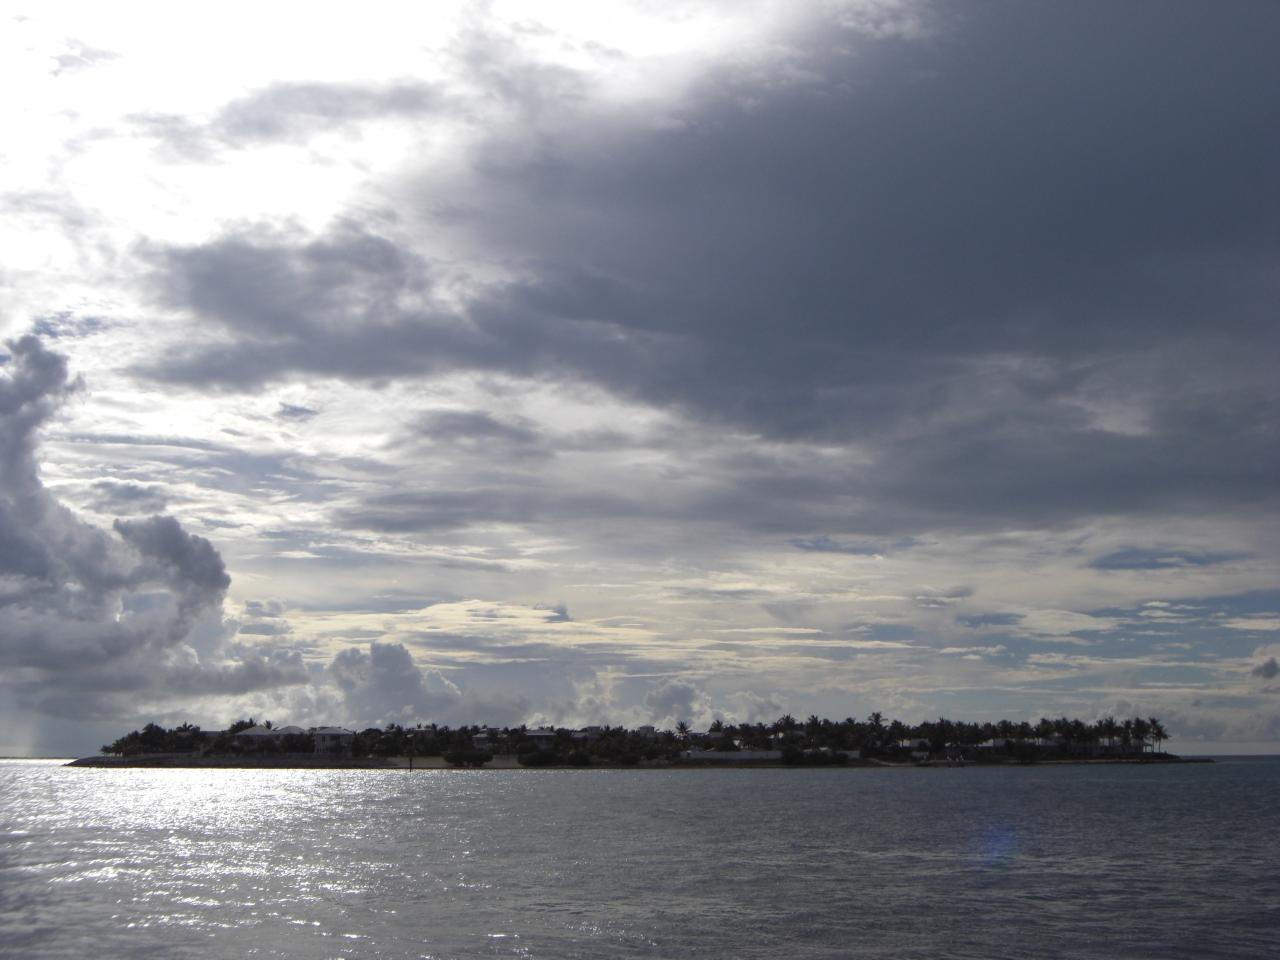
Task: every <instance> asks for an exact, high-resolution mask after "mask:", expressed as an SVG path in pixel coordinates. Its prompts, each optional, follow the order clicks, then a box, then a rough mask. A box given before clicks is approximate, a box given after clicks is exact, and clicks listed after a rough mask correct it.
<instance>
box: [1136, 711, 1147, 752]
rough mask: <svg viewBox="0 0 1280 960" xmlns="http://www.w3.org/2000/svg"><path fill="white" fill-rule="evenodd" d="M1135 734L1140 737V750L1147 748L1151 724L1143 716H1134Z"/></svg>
mask: <svg viewBox="0 0 1280 960" xmlns="http://www.w3.org/2000/svg"><path fill="white" fill-rule="evenodd" d="M1133 734H1134V736H1135V737H1137V738H1138V752H1139V753H1142V752H1143V751H1144V750H1146V749H1147V737H1148V736H1150V735H1151V725H1150V724H1148V723H1147V721H1145V720H1143V719H1142V718H1141V717H1134V718H1133Z"/></svg>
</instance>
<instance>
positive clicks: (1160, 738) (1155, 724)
mask: <svg viewBox="0 0 1280 960" xmlns="http://www.w3.org/2000/svg"><path fill="white" fill-rule="evenodd" d="M1147 722H1148V723H1149V724H1151V739H1152V740H1154V741H1155V743H1156V749H1157V750H1159V749H1160V744H1162V743H1164V741H1166V740H1168V739H1169V731H1168V730H1166V729H1165V727H1164V724H1163V723H1161V722H1160V721H1159V720H1157V719H1156V718H1155V717H1147Z"/></svg>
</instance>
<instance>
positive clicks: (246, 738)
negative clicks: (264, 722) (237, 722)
mask: <svg viewBox="0 0 1280 960" xmlns="http://www.w3.org/2000/svg"><path fill="white" fill-rule="evenodd" d="M232 739H233V740H235V743H236V746H238V747H239V748H240V749H241V750H246V751H251V752H255V753H256V752H257V751H259V750H274V749H275V748H276V747H277V746H279V743H280V734H279V733H278V732H277V731H275V730H271V729H268V728H267V727H261V726H257V725H254V726H252V727H246V728H245V729H244V730H241V731H240V732H239V733H237V734H236V735H235V736H234V737H233V738H232Z"/></svg>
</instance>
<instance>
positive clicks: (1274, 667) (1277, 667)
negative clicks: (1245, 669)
mask: <svg viewBox="0 0 1280 960" xmlns="http://www.w3.org/2000/svg"><path fill="white" fill-rule="evenodd" d="M1249 673H1250V674H1252V675H1253V676H1255V677H1262V678H1263V679H1264V680H1271V679H1273V678H1274V677H1276V676H1277V675H1280V664H1278V663H1276V658H1275V657H1271V658H1270V659H1269V660H1267V661H1265V662H1263V663H1260V664H1258V665H1257V666H1256V667H1254V668H1253V669H1252V670H1250V671H1249Z"/></svg>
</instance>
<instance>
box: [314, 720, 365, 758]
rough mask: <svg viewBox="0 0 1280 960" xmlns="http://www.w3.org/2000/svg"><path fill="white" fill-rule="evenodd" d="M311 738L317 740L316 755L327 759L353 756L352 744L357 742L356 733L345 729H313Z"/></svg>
mask: <svg viewBox="0 0 1280 960" xmlns="http://www.w3.org/2000/svg"><path fill="white" fill-rule="evenodd" d="M311 737H312V739H313V740H315V744H316V753H317V754H320V755H322V756H327V757H349V756H351V744H352V742H353V741H354V740H355V738H356V735H355V731H353V730H347V729H345V728H343V727H312V728H311Z"/></svg>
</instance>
